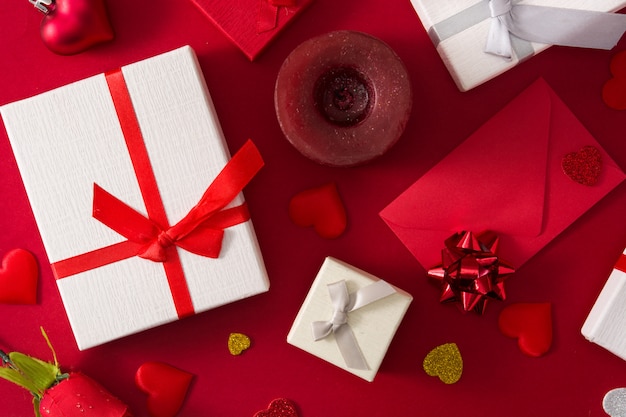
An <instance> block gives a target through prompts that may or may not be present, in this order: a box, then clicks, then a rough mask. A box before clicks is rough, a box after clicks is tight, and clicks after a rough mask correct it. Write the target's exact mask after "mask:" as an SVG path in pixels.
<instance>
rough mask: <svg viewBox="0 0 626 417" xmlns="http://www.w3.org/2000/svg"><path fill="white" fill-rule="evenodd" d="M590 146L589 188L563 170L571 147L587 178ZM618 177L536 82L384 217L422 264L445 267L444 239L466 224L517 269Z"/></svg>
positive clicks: (592, 142)
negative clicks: (489, 236) (595, 166)
mask: <svg viewBox="0 0 626 417" xmlns="http://www.w3.org/2000/svg"><path fill="white" fill-rule="evenodd" d="M586 146H593V147H595V148H596V149H597V150H598V151H599V152H600V155H601V170H600V174H599V176H598V177H597V182H596V183H595V184H594V185H583V184H581V183H579V182H577V181H574V180H573V179H572V175H570V176H568V175H567V174H566V171H565V170H564V169H563V168H562V161H563V159H564V157H565V156H566V155H567V154H571V153H576V154H575V155H570V158H572V157H573V159H574V161H576V162H577V163H578V164H579V165H580V166H579V168H580V170H581V171H582V172H583V176H584V175H589V174H588V171H585V170H586V169H589V168H590V166H591V165H592V161H590V160H588V159H587V158H586V157H585V154H584V153H580V150H581V149H582V148H583V147H586ZM568 172H569V173H570V174H571V173H572V172H571V171H569V170H568ZM585 172H587V174H584V173H585ZM623 180H624V173H623V172H622V170H621V169H620V168H619V167H618V166H617V164H616V163H615V162H614V161H613V160H612V159H611V158H610V157H609V155H608V154H607V153H606V152H605V151H604V149H602V147H601V146H600V145H599V144H598V142H597V141H596V140H595V139H594V138H593V137H592V136H591V134H590V133H589V132H588V131H587V130H586V129H585V127H584V126H583V125H582V124H581V123H580V122H579V121H578V119H577V118H576V117H575V116H574V115H573V114H572V112H571V111H570V110H569V109H568V108H567V106H566V105H565V104H564V103H563V102H562V101H561V100H560V99H559V97H558V96H557V95H556V94H555V93H554V91H553V90H552V89H551V88H550V87H549V86H548V84H547V83H546V82H545V81H544V80H542V79H540V80H538V81H536V82H535V83H533V84H532V85H531V86H530V87H529V88H527V89H526V90H525V91H523V92H522V93H521V94H520V95H519V96H518V97H517V98H515V99H514V100H513V101H512V102H511V103H509V104H508V105H507V106H506V107H504V108H503V109H502V110H501V111H500V112H498V113H497V114H496V115H495V116H493V117H492V118H491V119H490V120H489V121H487V122H486V123H485V124H484V125H483V126H482V127H480V128H479V129H478V130H477V131H476V132H475V133H474V134H472V135H471V136H470V137H469V138H468V139H467V140H465V141H464V142H463V143H462V144H460V145H459V146H458V147H457V148H456V149H454V150H453V151H452V152H451V153H450V154H448V155H447V156H446V157H445V158H444V159H443V160H442V161H441V162H439V163H438V164H437V165H435V166H434V167H433V168H432V169H431V170H430V171H428V172H427V173H426V174H425V175H424V176H422V177H421V178H420V179H419V180H417V181H416V182H415V183H414V184H413V185H411V186H410V187H409V188H408V189H407V190H406V191H404V192H403V193H402V194H401V195H400V196H399V197H398V198H396V199H395V200H394V201H393V202H392V203H391V204H389V205H388V206H387V207H386V208H385V209H383V210H382V212H381V213H380V215H381V217H382V218H383V219H384V221H385V222H386V223H387V224H388V225H389V226H390V227H391V229H392V230H393V231H394V233H395V234H396V235H397V236H398V237H399V238H400V240H401V241H402V242H403V243H404V244H405V245H406V246H407V248H408V249H409V250H410V251H411V253H412V254H413V255H414V256H415V257H416V258H417V260H418V261H419V262H420V263H421V264H422V266H423V267H424V268H425V269H429V268H432V267H433V266H435V265H437V264H440V263H441V249H442V248H443V247H444V243H443V242H444V240H445V239H446V238H448V237H449V236H450V235H451V234H452V233H454V232H458V231H462V230H469V231H473V232H476V233H480V232H482V231H486V230H491V231H493V232H495V233H497V234H498V235H499V236H500V245H499V249H498V255H499V256H500V257H501V258H502V259H504V260H506V261H508V262H509V263H511V264H512V265H513V266H515V267H516V268H519V267H520V266H522V265H523V264H524V263H525V262H526V261H528V260H529V259H530V258H531V257H532V256H533V255H535V254H536V253H537V252H538V251H539V250H541V249H542V248H543V247H544V246H545V245H547V244H548V243H549V242H550V241H551V240H552V239H554V238H555V237H556V236H557V235H558V234H559V233H561V232H562V231H563V230H564V229H565V228H566V227H568V226H569V225H570V224H572V222H574V221H575V220H576V219H577V218H578V217H580V216H581V215H582V214H583V213H585V211H587V210H588V209H589V208H590V207H592V206H593V205H594V204H595V203H597V202H598V201H599V200H600V199H601V198H603V197H604V196H605V195H606V194H608V193H609V192H610V191H611V190H613V189H614V188H615V187H616V186H617V185H618V184H620V183H621V182H622V181H623Z"/></svg>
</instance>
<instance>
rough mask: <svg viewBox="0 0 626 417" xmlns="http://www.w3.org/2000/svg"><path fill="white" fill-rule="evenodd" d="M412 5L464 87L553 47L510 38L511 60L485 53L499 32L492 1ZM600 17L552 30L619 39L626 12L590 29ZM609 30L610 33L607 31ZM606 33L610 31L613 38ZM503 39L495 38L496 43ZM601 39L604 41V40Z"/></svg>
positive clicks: (575, 4) (603, 1) (572, 2)
mask: <svg viewBox="0 0 626 417" xmlns="http://www.w3.org/2000/svg"><path fill="white" fill-rule="evenodd" d="M499 1H501V2H502V3H503V4H505V5H506V4H508V3H509V2H508V0H499ZM411 3H412V4H413V8H414V9H415V11H416V12H417V15H418V17H419V18H420V20H421V22H422V24H423V25H424V27H425V29H426V31H427V32H428V34H429V36H430V38H431V39H432V41H433V43H434V44H435V47H436V48H437V51H438V52H439V55H440V56H441V58H442V60H443V62H444V64H445V66H446V67H447V69H448V71H449V72H450V74H451V75H452V78H453V79H454V81H455V83H456V84H457V86H458V88H459V89H460V90H461V91H467V90H470V89H472V88H474V87H476V86H478V85H480V84H482V83H484V82H486V81H488V80H490V79H492V78H494V77H496V76H498V75H500V74H502V73H504V72H505V71H507V70H509V69H511V68H513V67H515V66H516V65H518V64H519V63H520V62H522V61H524V60H526V59H529V58H530V57H532V56H534V55H536V54H538V53H539V52H542V51H544V50H545V49H547V48H548V47H549V46H551V45H550V44H548V43H541V42H538V41H532V42H529V41H526V40H522V39H520V38H519V37H517V36H510V43H511V48H512V51H511V52H512V54H511V57H510V59H507V58H505V57H502V56H498V55H494V54H491V53H487V52H485V48H486V45H487V41H488V39H489V37H490V36H495V35H494V33H493V32H492V33H491V34H490V30H492V24H493V22H492V21H493V20H494V19H493V18H492V17H491V14H492V13H491V10H490V2H489V0H446V1H442V0H411ZM511 4H512V5H514V6H515V5H523V6H547V7H550V8H562V9H574V10H585V11H590V12H615V11H618V10H620V9H622V8H624V7H625V6H626V1H624V0H511ZM518 15H521V13H517V14H516V18H517V17H518ZM528 15H529V16H532V17H531V18H530V19H527V20H529V21H531V22H536V21H537V20H538V19H536V18H535V17H534V16H535V14H534V12H530V13H529V14H528ZM597 18H598V16H591V17H585V16H582V17H577V19H579V23H575V24H571V25H568V24H566V25H565V26H564V27H562V31H561V32H562V33H560V34H559V35H556V31H555V32H554V33H555V35H556V36H559V37H560V38H561V39H562V38H563V33H565V37H578V38H579V40H582V42H586V41H588V40H590V39H593V37H594V33H598V32H602V33H601V34H600V38H606V39H605V40H606V41H608V42H611V40H609V39H608V38H610V37H611V36H617V37H618V39H619V36H620V33H619V28H621V27H625V28H626V26H625V23H624V22H626V20H624V22H621V21H620V20H621V19H622V18H624V19H626V16H619V17H615V16H613V18H611V17H609V20H608V23H607V21H601V23H599V25H598V26H597V27H594V29H593V30H591V29H589V28H588V27H586V26H587V24H588V23H589V22H592V21H593V20H594V19H597ZM600 19H603V17H600ZM552 20H554V19H552ZM559 20H561V19H559ZM580 21H582V22H585V24H580ZM545 23H546V24H545V25H544V29H545V28H549V29H550V30H553V29H554V28H555V27H557V26H558V22H554V21H552V22H550V21H547V22H545ZM598 27H599V29H600V30H598ZM572 29H573V30H572ZM605 30H606V31H607V32H603V31H605ZM496 32H497V31H496ZM607 33H610V34H611V36H609V35H607ZM503 36H505V38H503V39H504V40H506V39H508V38H509V35H508V33H507V34H503ZM503 39H498V40H493V39H492V40H493V41H494V44H496V45H497V44H499V43H500V42H502V40H503ZM598 41H599V42H602V39H599V40H598ZM554 43H556V42H554ZM609 46H610V45H609ZM497 48H498V47H496V49H497Z"/></svg>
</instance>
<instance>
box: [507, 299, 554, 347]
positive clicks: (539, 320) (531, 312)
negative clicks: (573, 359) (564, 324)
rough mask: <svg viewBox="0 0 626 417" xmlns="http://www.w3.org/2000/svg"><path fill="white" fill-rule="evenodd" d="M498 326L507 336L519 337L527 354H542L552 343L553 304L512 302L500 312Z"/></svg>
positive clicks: (518, 339) (520, 343) (521, 345)
mask: <svg viewBox="0 0 626 417" xmlns="http://www.w3.org/2000/svg"><path fill="white" fill-rule="evenodd" d="M498 327H499V328H500V331H501V332H502V333H503V334H504V335H505V336H509V337H515V338H517V344H518V346H519V348H520V350H521V351H522V352H523V353H525V354H526V355H528V356H534V357H538V356H542V355H544V354H545V353H547V352H548V350H550V346H551V345H552V304H551V303H517V304H512V305H510V306H508V307H506V308H505V309H503V310H502V312H501V313H500V317H499V318H498Z"/></svg>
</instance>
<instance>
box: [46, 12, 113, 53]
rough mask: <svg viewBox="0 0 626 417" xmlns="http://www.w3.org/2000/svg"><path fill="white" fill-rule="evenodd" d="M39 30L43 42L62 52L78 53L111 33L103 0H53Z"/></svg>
mask: <svg viewBox="0 0 626 417" xmlns="http://www.w3.org/2000/svg"><path fill="white" fill-rule="evenodd" d="M40 31H41V39H42V40H43V42H44V44H45V45H46V46H47V47H48V48H49V49H50V50H51V51H52V52H55V53H57V54H61V55H72V54H77V53H79V52H82V51H84V50H86V49H88V48H90V47H92V46H94V45H96V44H99V43H102V42H106V41H110V40H111V39H113V37H114V34H113V29H112V28H111V24H110V22H109V17H108V15H107V10H106V5H105V3H104V0H56V1H55V3H54V5H53V6H52V8H50V9H49V12H48V13H47V14H46V16H45V17H44V18H43V20H42V21H41V28H40Z"/></svg>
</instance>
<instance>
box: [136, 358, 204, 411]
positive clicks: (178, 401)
mask: <svg viewBox="0 0 626 417" xmlns="http://www.w3.org/2000/svg"><path fill="white" fill-rule="evenodd" d="M192 378H193V375H192V374H190V373H188V372H185V371H181V370H180V369H177V368H174V367H173V366H171V365H167V364H165V363H162V362H146V363H144V364H143V365H141V366H140V367H139V369H137V373H136V374H135V385H137V387H138V388H139V389H140V390H142V391H143V392H145V393H146V394H148V400H147V402H146V405H147V408H148V413H150V415H151V416H152V417H174V416H175V415H176V413H178V411H179V410H180V408H181V407H182V405H183V402H184V401H185V397H186V396H187V391H188V390H189V384H191V380H192Z"/></svg>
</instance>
